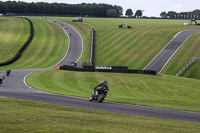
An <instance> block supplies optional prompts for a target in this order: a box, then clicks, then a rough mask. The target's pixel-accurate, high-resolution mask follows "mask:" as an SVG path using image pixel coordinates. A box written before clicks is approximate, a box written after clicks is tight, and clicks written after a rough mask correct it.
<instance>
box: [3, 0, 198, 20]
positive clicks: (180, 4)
mask: <svg viewBox="0 0 200 133" xmlns="http://www.w3.org/2000/svg"><path fill="white" fill-rule="evenodd" d="M3 1H7V0H3ZM11 1H12V0H11ZM17 1H24V2H48V3H53V2H57V3H68V4H80V3H106V4H111V5H118V6H121V7H122V8H123V10H124V11H123V13H124V14H125V12H126V10H127V9H129V8H130V9H132V10H133V13H135V12H136V10H138V9H140V10H144V13H143V15H144V16H148V17H151V16H157V17H159V16H160V13H161V12H162V11H166V12H168V11H175V12H184V11H193V10H196V9H200V0H17Z"/></svg>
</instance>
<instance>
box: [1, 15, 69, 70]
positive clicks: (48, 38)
mask: <svg viewBox="0 0 200 133" xmlns="http://www.w3.org/2000/svg"><path fill="white" fill-rule="evenodd" d="M31 21H32V22H33V26H34V38H33V40H32V42H31V43H30V45H29V46H28V47H27V49H26V50H25V52H24V53H23V55H22V57H21V58H20V59H19V60H18V61H16V62H14V63H13V64H11V65H8V66H4V67H0V70H1V71H2V70H6V69H7V68H11V69H28V68H47V67H51V66H53V65H55V64H56V63H58V62H59V61H60V60H61V59H62V58H63V57H64V55H65V53H66V51H67V47H68V39H67V35H66V34H65V32H64V31H63V30H62V29H61V28H60V27H59V26H57V25H56V24H54V23H51V22H48V21H46V20H41V19H31ZM8 34H10V33H7V34H6V35H8Z"/></svg>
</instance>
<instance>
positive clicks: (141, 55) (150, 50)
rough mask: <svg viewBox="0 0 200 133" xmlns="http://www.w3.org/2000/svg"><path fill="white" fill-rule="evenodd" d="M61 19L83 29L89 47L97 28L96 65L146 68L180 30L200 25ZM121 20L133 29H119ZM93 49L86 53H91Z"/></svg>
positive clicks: (175, 21)
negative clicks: (93, 32)
mask: <svg viewBox="0 0 200 133" xmlns="http://www.w3.org/2000/svg"><path fill="white" fill-rule="evenodd" d="M57 19H60V20H63V21H65V22H68V23H70V24H72V25H73V26H74V27H75V28H76V29H77V30H78V31H80V33H81V35H82V36H83V40H84V45H87V47H89V45H90V38H91V37H90V35H91V34H90V31H91V28H92V27H93V28H94V29H95V30H96V45H95V65H108V66H109V65H114V66H121V65H123V66H129V68H133V69H143V68H144V67H145V66H146V65H147V64H148V63H149V62H150V61H151V60H152V59H153V57H154V56H155V55H156V54H157V53H158V52H159V51H160V50H161V49H162V48H163V47H164V46H165V45H167V44H168V42H169V41H170V40H171V39H172V38H173V36H174V35H176V33H178V32H180V31H182V30H189V29H196V28H199V27H197V26H195V25H189V26H184V25H183V23H184V22H185V21H186V20H145V19H118V18H116V19H109V18H106V19H104V18H83V23H72V22H71V20H72V19H74V18H57ZM120 23H123V24H124V23H127V25H130V26H132V29H119V28H118V25H119V24H120ZM88 30H89V31H88ZM85 41H86V42H85ZM84 47H86V46H84ZM84 50H90V49H88V48H85V49H84ZM191 51H192V50H191ZM89 52H90V51H87V52H85V53H87V54H88V55H89ZM88 55H87V56H88Z"/></svg>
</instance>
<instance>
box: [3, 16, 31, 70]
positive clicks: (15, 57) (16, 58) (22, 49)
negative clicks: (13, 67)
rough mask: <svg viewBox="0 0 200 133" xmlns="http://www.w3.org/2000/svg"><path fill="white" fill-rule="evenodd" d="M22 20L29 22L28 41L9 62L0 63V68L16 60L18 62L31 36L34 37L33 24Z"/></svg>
mask: <svg viewBox="0 0 200 133" xmlns="http://www.w3.org/2000/svg"><path fill="white" fill-rule="evenodd" d="M24 19H27V20H28V21H29V23H30V27H31V32H30V36H29V38H28V40H27V41H26V42H25V44H24V45H23V46H22V48H21V49H20V50H19V51H18V53H17V54H16V55H15V56H14V57H12V58H11V59H10V60H7V61H5V62H1V63H0V66H5V65H9V64H12V63H13V62H15V61H16V60H18V59H19V58H20V57H21V54H22V53H23V51H24V50H25V49H26V47H27V46H28V45H29V43H30V42H31V41H32V39H33V36H34V30H33V24H32V22H31V21H30V20H29V19H28V18H24Z"/></svg>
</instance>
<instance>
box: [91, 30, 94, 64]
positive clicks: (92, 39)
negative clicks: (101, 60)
mask: <svg viewBox="0 0 200 133" xmlns="http://www.w3.org/2000/svg"><path fill="white" fill-rule="evenodd" d="M94 47H95V30H94V28H92V38H91V53H90V65H91V66H94Z"/></svg>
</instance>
